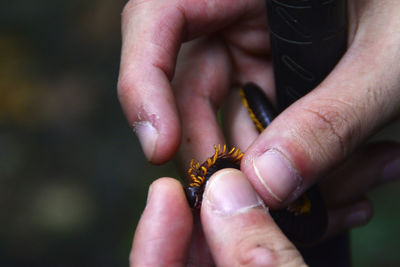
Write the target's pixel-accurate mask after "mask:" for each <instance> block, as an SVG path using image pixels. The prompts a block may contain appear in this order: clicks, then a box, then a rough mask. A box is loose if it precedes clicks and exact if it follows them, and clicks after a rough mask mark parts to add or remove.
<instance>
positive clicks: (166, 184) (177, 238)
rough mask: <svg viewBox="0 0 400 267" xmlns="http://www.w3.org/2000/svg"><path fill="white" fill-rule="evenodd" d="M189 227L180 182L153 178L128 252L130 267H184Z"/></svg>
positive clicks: (190, 228) (190, 220)
mask: <svg viewBox="0 0 400 267" xmlns="http://www.w3.org/2000/svg"><path fill="white" fill-rule="evenodd" d="M192 228H193V221H192V214H191V211H190V208H189V206H188V204H187V201H186V198H185V194H184V192H183V190H182V186H181V184H180V183H179V182H178V181H177V180H175V179H171V178H161V179H158V180H156V181H155V182H154V183H153V184H152V185H151V186H150V189H149V195H148V199H147V205H146V208H145V210H144V212H143V214H142V217H141V218H140V221H139V224H138V226H137V228H136V233H135V238H134V240H133V246H132V251H131V254H130V266H165V265H166V264H168V265H169V266H184V264H185V263H186V258H187V255H188V247H189V243H190V237H191V233H192Z"/></svg>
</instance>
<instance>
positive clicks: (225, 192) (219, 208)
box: [203, 169, 264, 215]
mask: <svg viewBox="0 0 400 267" xmlns="http://www.w3.org/2000/svg"><path fill="white" fill-rule="evenodd" d="M203 198H204V199H203V205H204V204H205V203H206V205H209V206H210V207H211V208H212V210H213V211H215V212H217V213H219V214H224V215H234V214H238V213H242V212H245V211H247V210H249V209H251V208H254V207H258V206H260V207H264V204H263V202H262V200H261V199H260V197H259V196H258V195H257V193H256V192H255V191H254V189H253V187H252V186H251V184H250V183H249V181H248V180H247V177H246V176H245V175H244V174H243V173H242V172H240V171H239V170H236V169H223V170H220V171H218V172H217V173H215V174H214V175H213V176H212V179H211V180H210V181H209V182H208V183H207V186H206V190H205V194H204V197H203Z"/></svg>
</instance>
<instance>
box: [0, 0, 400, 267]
mask: <svg viewBox="0 0 400 267" xmlns="http://www.w3.org/2000/svg"><path fill="white" fill-rule="evenodd" d="M124 4H125V1H122V0H114V1H112V0H89V1H78V0H69V1H66V0H59V1H50V0H36V1H31V0H21V1H2V2H1V4H0V266H127V265H128V254H129V250H130V245H131V241H132V236H133V233H134V230H135V226H136V224H137V221H138V219H139V216H140V213H141V211H142V209H143V207H144V202H145V199H146V194H147V187H148V185H149V184H150V183H151V181H153V180H154V179H155V178H157V177H160V176H176V173H175V171H174V168H173V167H172V165H171V164H168V165H166V166H162V167H154V166H150V165H149V164H148V163H147V162H146V160H145V159H144V157H143V155H142V152H141V150H140V146H139V144H138V142H137V140H136V138H135V136H134V134H133V133H132V131H131V130H130V128H129V127H128V124H127V123H126V122H125V119H124V117H123V114H122V112H121V109H120V106H119V103H118V100H117V94H116V83H117V77H118V68H119V56H120V55H119V53H120V45H121V41H120V14H121V11H122V8H123V5H124ZM398 133H400V126H399V125H394V126H393V127H391V129H387V130H386V131H385V132H382V133H380V134H379V137H378V138H380V139H382V138H392V139H393V137H395V138H397V139H398V140H399V139H400V138H399V137H398V136H399V134H398ZM396 136H397V137H396ZM399 192H400V183H399V182H396V183H392V184H391V185H387V186H384V187H381V188H379V189H378V190H376V191H375V192H373V193H371V194H370V197H371V198H372V200H373V203H374V208H375V217H374V219H373V220H372V222H371V223H370V224H369V225H368V226H366V227H362V228H358V229H356V230H355V231H353V233H352V249H353V261H354V265H355V266H378V265H379V266H399V265H400V249H399V247H400V241H399V237H400V230H399V224H400V212H399V210H400V209H399V200H398V195H399Z"/></svg>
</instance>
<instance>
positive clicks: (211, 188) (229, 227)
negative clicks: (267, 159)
mask: <svg viewBox="0 0 400 267" xmlns="http://www.w3.org/2000/svg"><path fill="white" fill-rule="evenodd" d="M201 221H202V225H203V229H204V233H205V236H206V239H207V242H208V245H209V247H210V250H211V253H212V255H213V258H214V261H215V263H216V265H217V266H301V265H305V264H304V261H303V259H302V257H301V255H300V253H299V251H298V250H297V249H296V248H295V246H294V245H293V244H292V243H291V242H290V241H289V240H288V239H287V238H286V237H285V236H284V234H283V233H282V232H281V230H280V229H279V227H278V226H277V225H276V224H275V222H274V221H273V219H272V218H271V216H270V215H269V213H268V210H267V208H266V207H265V206H264V204H263V202H262V200H261V199H260V198H259V197H258V195H257V194H256V192H255V191H254V189H253V188H252V186H251V185H250V183H249V182H248V180H247V178H246V176H245V175H244V174H243V173H242V172H240V171H238V170H235V169H223V170H220V171H218V172H217V173H216V174H214V175H213V176H212V178H211V179H210V180H209V181H208V183H207V187H206V190H205V193H204V199H203V204H202V208H201Z"/></svg>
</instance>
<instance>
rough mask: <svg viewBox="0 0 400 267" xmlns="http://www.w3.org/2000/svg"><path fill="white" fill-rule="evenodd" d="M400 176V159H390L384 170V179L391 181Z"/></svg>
mask: <svg viewBox="0 0 400 267" xmlns="http://www.w3.org/2000/svg"><path fill="white" fill-rule="evenodd" d="M396 178H400V159H395V160H392V161H390V162H389V163H387V164H386V165H385V167H384V168H383V171H382V181H384V182H389V181H392V180H395V179H396Z"/></svg>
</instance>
